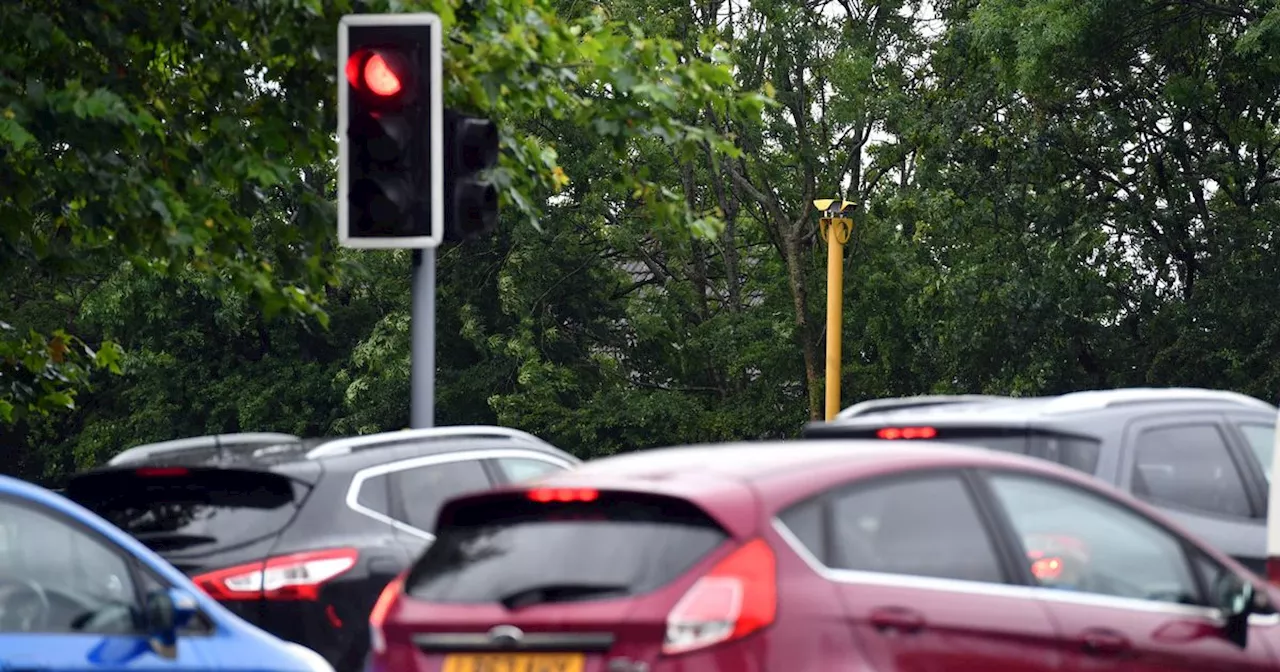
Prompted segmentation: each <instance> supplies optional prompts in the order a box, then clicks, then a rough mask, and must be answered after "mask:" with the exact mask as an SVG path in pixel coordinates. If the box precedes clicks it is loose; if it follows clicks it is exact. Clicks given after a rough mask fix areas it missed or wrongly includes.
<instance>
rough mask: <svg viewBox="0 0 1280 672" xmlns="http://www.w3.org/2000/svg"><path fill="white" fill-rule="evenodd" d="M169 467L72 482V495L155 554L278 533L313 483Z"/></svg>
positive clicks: (111, 473)
mask: <svg viewBox="0 0 1280 672" xmlns="http://www.w3.org/2000/svg"><path fill="white" fill-rule="evenodd" d="M165 469H167V468H165ZM165 469H157V470H155V472H153V473H156V474H159V475H140V474H147V473H148V472H147V471H146V470H145V469H139V470H138V471H137V472H135V471H133V470H121V471H109V472H98V473H91V474H86V475H85V476H81V477H77V478H76V479H74V480H72V482H71V484H70V486H69V487H68V490H67V494H68V496H70V498H71V499H74V500H76V501H77V502H79V503H81V504H83V505H84V506H85V507H86V508H88V509H90V510H92V511H94V512H96V513H97V514H98V515H100V516H102V517H103V518H106V519H107V520H109V521H111V523H112V524H114V525H115V526H116V527H119V528H120V529H122V530H124V531H126V532H128V533H130V534H132V535H133V536H134V537H137V538H138V540H140V541H142V542H143V543H145V544H147V545H148V546H150V547H151V548H152V549H154V550H156V551H159V552H162V553H174V554H180V553H183V552H186V551H191V552H195V553H203V552H207V551H208V550H209V547H210V546H214V545H216V546H229V545H234V544H241V543H246V542H249V541H253V540H256V539H261V538H263V537H266V536H269V535H272V534H276V533H278V532H279V531H280V530H281V529H283V528H284V527H285V525H288V524H289V521H290V520H292V519H293V515H294V513H295V511H296V509H297V506H296V504H295V501H300V500H301V498H302V497H303V496H304V495H305V493H306V486H303V485H301V484H297V483H294V482H293V481H290V480H289V479H288V478H286V477H284V476H280V475H279V474H274V473H270V472H252V471H240V470H220V469H211V470H198V469H192V470H191V471H190V472H187V473H185V474H184V475H176V474H175V475H170V474H171V473H173V472H169V471H166V470H165Z"/></svg>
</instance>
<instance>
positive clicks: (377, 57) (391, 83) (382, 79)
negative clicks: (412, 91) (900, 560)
mask: <svg viewBox="0 0 1280 672" xmlns="http://www.w3.org/2000/svg"><path fill="white" fill-rule="evenodd" d="M364 82H365V84H366V85H368V87H369V90H370V91H372V92H373V93H375V94H377V95H379V96H394V95H396V94H397V93H400V89H402V88H403V87H404V85H403V84H401V83H400V76H399V75H397V74H396V71H395V70H394V69H392V67H391V64H390V63H388V62H387V59H385V58H383V56H382V54H377V53H375V54H374V55H372V56H370V57H369V60H368V61H366V62H365V64H364Z"/></svg>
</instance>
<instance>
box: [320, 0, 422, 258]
mask: <svg viewBox="0 0 1280 672" xmlns="http://www.w3.org/2000/svg"><path fill="white" fill-rule="evenodd" d="M440 33H441V31H440V20H439V17H437V16H436V15H435V14H428V13H421V14H352V15H347V16H344V17H342V20H341V22H340V23H339V26H338V63H339V67H340V68H341V70H340V72H339V74H338V239H339V241H340V243H341V244H342V245H345V246H347V247H363V248H424V247H436V246H438V245H439V244H440V242H441V241H442V240H443V239H444V226H443V223H444V222H443V219H444V217H443V212H444V208H443V205H444V199H443V193H444V160H443V158H444V157H443V156H442V155H443V151H442V150H443V149H444V147H443V143H442V142H441V134H442V130H443V112H444V109H443V104H442V97H441V86H440V84H441V51H440V40H441V36H440Z"/></svg>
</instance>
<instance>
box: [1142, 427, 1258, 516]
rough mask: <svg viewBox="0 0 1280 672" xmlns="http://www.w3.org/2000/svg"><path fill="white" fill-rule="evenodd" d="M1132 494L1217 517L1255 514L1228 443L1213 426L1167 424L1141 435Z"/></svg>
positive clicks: (1157, 502) (1154, 501)
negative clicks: (1213, 514) (1212, 514)
mask: <svg viewBox="0 0 1280 672" xmlns="http://www.w3.org/2000/svg"><path fill="white" fill-rule="evenodd" d="M1131 487H1132V490H1133V494H1134V495H1136V496H1138V497H1141V498H1143V499H1146V500H1148V501H1150V502H1152V503H1155V504H1172V505H1175V506H1182V507H1186V508H1188V509H1194V510H1197V511H1204V512H1206V513H1215V514H1219V515H1227V516H1236V517H1241V518H1247V517H1249V516H1250V515H1252V513H1253V512H1252V509H1251V508H1250V506H1249V500H1248V498H1247V496H1246V495H1245V490H1244V480H1243V479H1242V478H1241V477H1240V472H1239V470H1237V469H1236V465H1235V461H1234V460H1232V459H1231V452H1230V450H1229V449H1228V448H1227V442H1226V439H1225V438H1224V437H1223V436H1222V432H1220V431H1219V430H1218V428H1217V427H1216V426H1215V425H1212V424H1209V423H1198V424H1184V425H1169V426H1165V427H1159V428H1154V429H1148V430H1146V431H1144V432H1142V433H1141V434H1139V435H1138V442H1137V446H1136V450H1135V451H1134V463H1133V475H1132V486H1131Z"/></svg>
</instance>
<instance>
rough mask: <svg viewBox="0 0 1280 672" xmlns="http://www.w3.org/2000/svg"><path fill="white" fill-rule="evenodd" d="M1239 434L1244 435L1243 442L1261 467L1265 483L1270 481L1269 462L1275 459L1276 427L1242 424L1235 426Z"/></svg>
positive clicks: (1249, 423) (1250, 423) (1251, 423)
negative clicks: (1265, 479) (1246, 443)
mask: <svg viewBox="0 0 1280 672" xmlns="http://www.w3.org/2000/svg"><path fill="white" fill-rule="evenodd" d="M1237 426H1238V427H1239V428H1240V433H1241V434H1244V438H1245V441H1247V442H1248V444H1249V450H1251V451H1253V454H1254V455H1255V456H1257V458H1258V464H1259V466H1261V467H1262V473H1264V474H1266V476H1267V481H1268V482H1270V481H1271V461H1272V459H1274V457H1275V451H1276V426H1275V425H1264V424H1260V423H1253V422H1243V423H1240V424H1239V425H1237Z"/></svg>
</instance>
